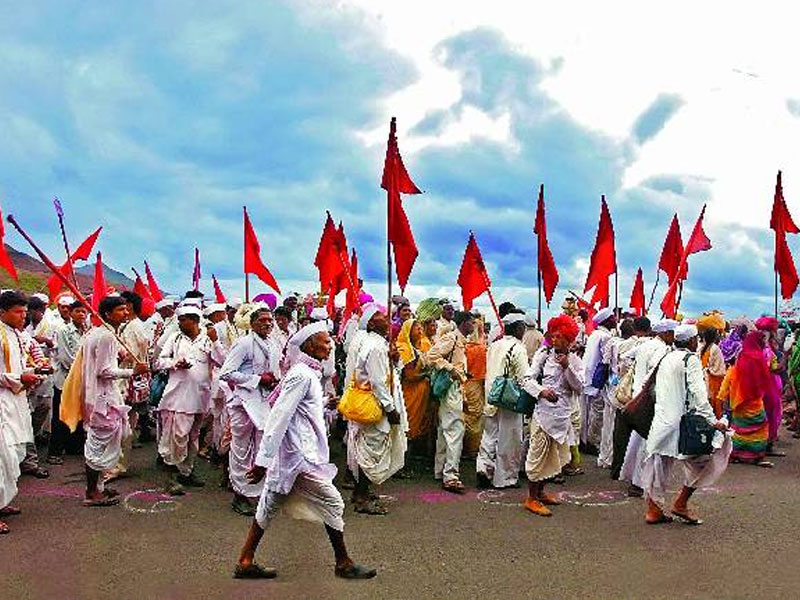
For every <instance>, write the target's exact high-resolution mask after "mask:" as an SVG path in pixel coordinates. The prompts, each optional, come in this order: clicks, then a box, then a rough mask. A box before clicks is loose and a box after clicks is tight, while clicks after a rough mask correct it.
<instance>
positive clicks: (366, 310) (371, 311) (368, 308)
mask: <svg viewBox="0 0 800 600" xmlns="http://www.w3.org/2000/svg"><path fill="white" fill-rule="evenodd" d="M380 310H381V309H380V308H379V307H378V305H377V304H367V305H365V306H363V307H362V312H361V319H359V321H358V328H359V329H364V330H366V329H367V325H368V324H369V322H370V319H372V317H374V316H375V314H376V313H378V312H379V311H380Z"/></svg>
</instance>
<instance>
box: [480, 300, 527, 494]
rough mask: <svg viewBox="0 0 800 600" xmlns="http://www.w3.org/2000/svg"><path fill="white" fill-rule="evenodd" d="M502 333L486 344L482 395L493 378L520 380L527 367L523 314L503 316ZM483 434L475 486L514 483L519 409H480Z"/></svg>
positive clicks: (518, 459)
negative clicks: (523, 339)
mask: <svg viewBox="0 0 800 600" xmlns="http://www.w3.org/2000/svg"><path fill="white" fill-rule="evenodd" d="M503 326H504V329H505V335H504V336H503V338H502V339H500V340H497V341H496V342H494V343H492V344H491V345H490V346H489V350H488V353H487V358H486V379H485V389H486V397H487V398H488V397H489V392H490V391H491V389H492V387H493V384H494V380H495V378H497V377H503V376H504V375H506V376H508V377H509V378H511V379H514V380H516V381H517V383H519V384H521V383H522V379H523V377H525V374H526V373H527V371H528V354H527V351H526V349H525V346H524V344H523V343H522V341H521V340H522V338H523V336H524V335H525V332H526V325H525V315H523V314H521V313H518V312H512V313H510V314H508V315H506V316H505V317H503ZM483 417H484V419H483V434H482V436H481V445H480V449H479V450H478V460H477V464H476V471H477V479H478V487H479V488H481V489H486V488H489V487H494V488H498V489H502V488H508V487H517V486H518V483H517V480H518V479H519V470H520V466H521V464H522V437H523V436H522V417H523V415H522V414H521V413H517V412H513V411H510V410H506V409H505V408H498V407H496V406H492V405H491V404H489V403H488V402H487V403H486V405H485V406H484V409H483Z"/></svg>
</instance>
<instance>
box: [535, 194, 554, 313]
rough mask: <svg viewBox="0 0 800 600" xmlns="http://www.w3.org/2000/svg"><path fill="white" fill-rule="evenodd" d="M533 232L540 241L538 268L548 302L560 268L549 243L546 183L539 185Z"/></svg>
mask: <svg viewBox="0 0 800 600" xmlns="http://www.w3.org/2000/svg"><path fill="white" fill-rule="evenodd" d="M533 233H535V234H536V236H537V242H538V252H537V257H538V263H539V264H538V269H539V273H541V276H542V283H543V284H544V286H543V287H544V298H545V300H547V304H550V302H552V300H553V294H554V293H555V291H556V286H557V285H558V269H557V268H556V262H555V261H554V260H553V253H552V252H550V245H549V244H548V243H547V221H546V219H545V210H544V184H542V185H540V186H539V201H538V203H537V205H536V224H535V225H534V226H533Z"/></svg>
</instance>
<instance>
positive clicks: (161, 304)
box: [156, 298, 175, 310]
mask: <svg viewBox="0 0 800 600" xmlns="http://www.w3.org/2000/svg"><path fill="white" fill-rule="evenodd" d="M168 306H175V300H172V299H171V298H163V299H161V300H159V301H158V302H156V310H161V309H162V308H167V307H168Z"/></svg>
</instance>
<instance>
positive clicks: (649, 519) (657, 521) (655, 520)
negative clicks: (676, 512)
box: [644, 512, 673, 525]
mask: <svg viewBox="0 0 800 600" xmlns="http://www.w3.org/2000/svg"><path fill="white" fill-rule="evenodd" d="M644 520H645V522H646V523H647V524H648V525H661V524H662V523H672V520H673V519H672V517H670V516H669V515H665V514H664V513H663V512H662V513H660V514H659V515H658V516H656V517H654V516H651V515H647V516H646V517H645V519H644Z"/></svg>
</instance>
